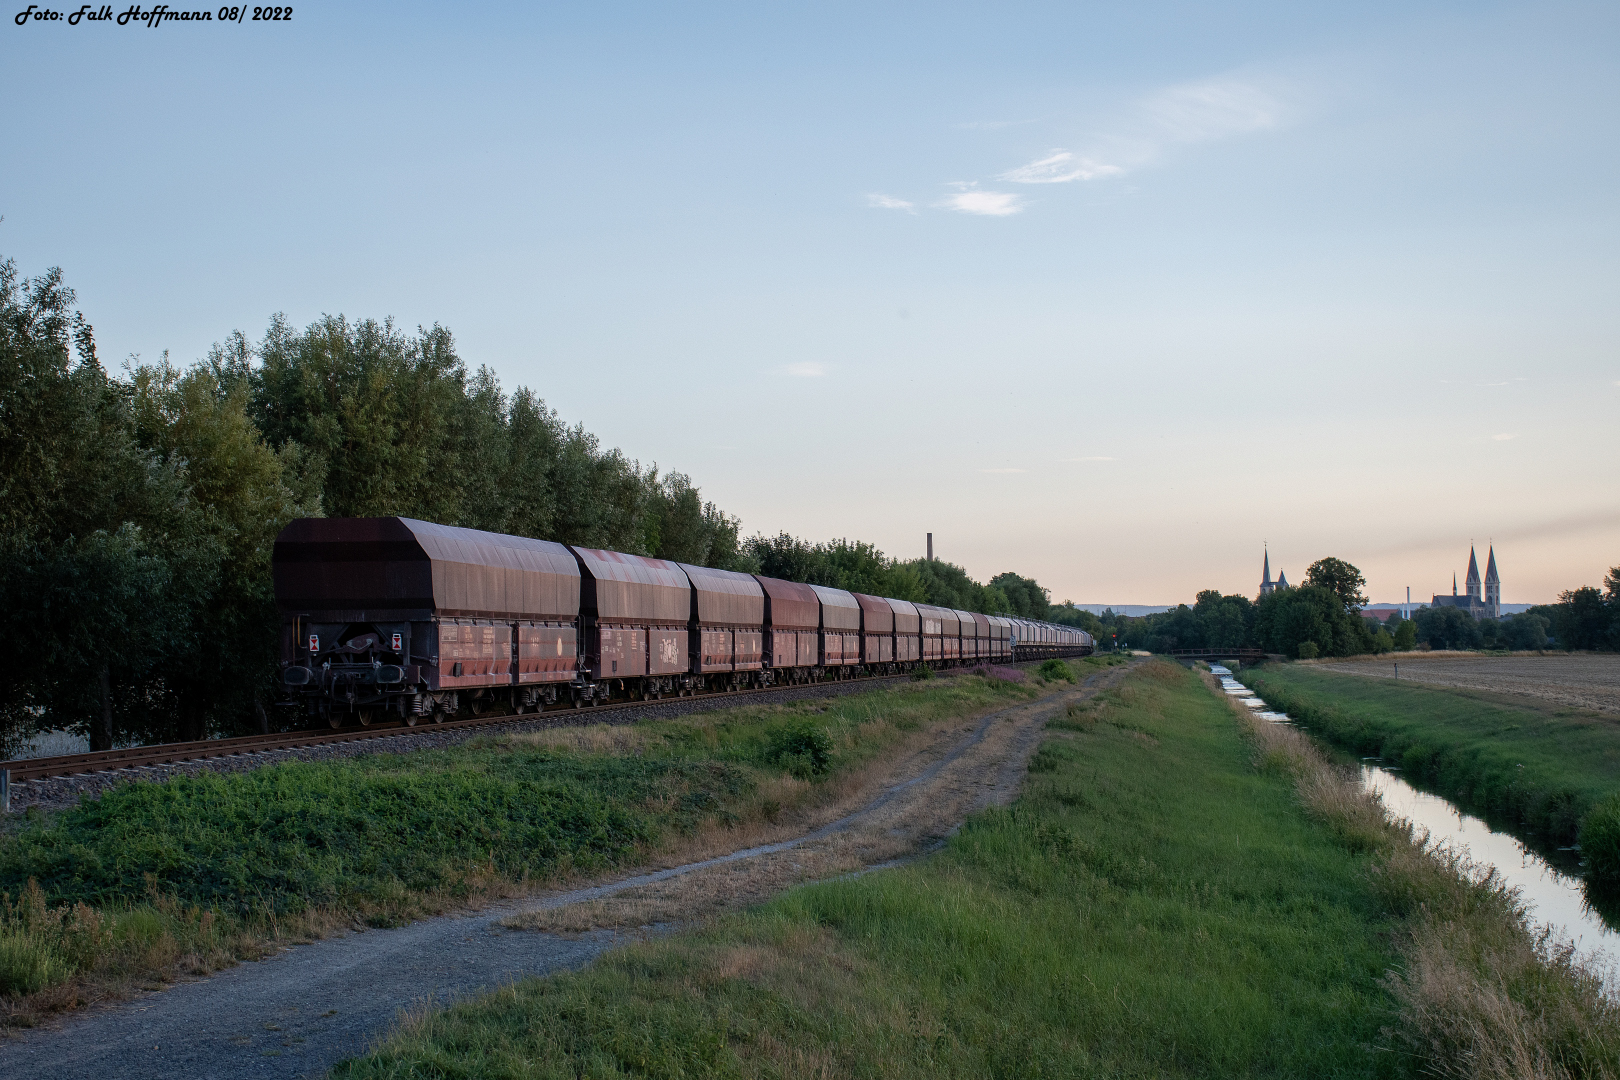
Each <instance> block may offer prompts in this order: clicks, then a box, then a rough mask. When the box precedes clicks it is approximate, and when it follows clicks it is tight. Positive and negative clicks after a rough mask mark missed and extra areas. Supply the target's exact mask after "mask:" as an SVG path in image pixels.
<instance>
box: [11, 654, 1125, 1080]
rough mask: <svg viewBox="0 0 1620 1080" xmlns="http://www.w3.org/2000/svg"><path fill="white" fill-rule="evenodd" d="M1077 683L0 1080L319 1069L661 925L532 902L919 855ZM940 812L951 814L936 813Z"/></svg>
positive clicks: (30, 1064)
mask: <svg viewBox="0 0 1620 1080" xmlns="http://www.w3.org/2000/svg"><path fill="white" fill-rule="evenodd" d="M1123 672H1124V669H1115V670H1113V671H1109V672H1107V673H1104V674H1101V675H1094V676H1092V678H1091V679H1089V680H1088V684H1089V683H1111V682H1113V681H1115V680H1116V679H1117V678H1118V677H1119V676H1120V675H1122V674H1123ZM840 689H841V688H840ZM845 692H847V691H845ZM1090 692H1094V691H1093V690H1090V689H1080V690H1071V691H1067V692H1065V693H1061V694H1058V695H1056V696H1055V697H1048V698H1045V699H1042V700H1040V701H1037V702H1033V703H1030V704H1027V705H1020V706H1015V707H1013V708H1009V709H1003V710H1000V711H998V712H995V713H991V714H989V715H987V716H984V717H981V718H979V720H978V721H977V722H974V723H972V724H971V725H969V726H968V727H967V728H966V729H965V730H964V729H956V730H955V731H953V732H952V733H951V735H950V737H949V740H948V741H947V742H946V743H945V744H943V745H940V746H937V747H935V748H933V749H932V750H931V751H930V752H928V753H926V754H921V755H918V756H917V757H916V758H915V759H914V761H913V762H912V763H909V764H908V763H905V762H902V763H900V764H899V765H898V766H897V769H896V772H895V776H896V777H899V778H900V779H898V780H896V781H895V782H891V783H889V784H888V786H886V787H884V788H883V789H882V790H880V791H878V792H877V793H876V796H875V797H874V798H870V799H869V801H867V802H866V804H865V805H863V806H861V807H860V808H858V809H857V810H855V811H854V812H853V813H850V814H847V815H845V816H844V817H841V818H839V819H838V820H836V821H833V822H831V823H829V824H827V825H823V826H822V827H820V828H818V829H815V830H813V831H811V832H807V833H805V834H804V835H802V836H799V837H796V838H793V839H789V840H785V841H782V842H779V843H774V844H765V845H761V846H758V847H754V848H749V849H746V850H743V851H736V852H732V853H729V854H726V855H722V856H719V857H717V858H712V859H705V860H702V861H700V862H694V863H688V864H686V865H684V866H677V867H672V868H669V869H665V870H658V871H654V872H652V873H646V874H640V875H636V876H634V877H630V878H625V879H622V880H619V881H615V882H611V883H609V884H605V885H598V886H594V887H591V888H585V889H576V890H572V891H570V892H567V893H561V894H554V895H552V896H549V897H545V898H540V899H538V900H536V899H528V900H524V901H519V902H515V903H504V904H500V905H494V906H491V907H488V908H485V909H483V910H481V911H478V912H472V913H464V914H458V915H451V916H441V917H439V918H434V919H426V920H423V921H421V922H418V923H414V924H412V925H410V926H406V927H401V928H398V929H392V930H368V931H365V932H358V933H348V934H343V935H340V936H338V937H335V938H330V939H327V940H325V941H319V942H315V943H312V944H308V945H300V946H294V947H291V948H288V949H285V950H283V951H282V952H281V953H279V954H278V955H276V956H274V957H271V958H270V959H267V960H263V961H259V962H257V963H248V964H242V965H240V966H238V967H235V968H232V969H230V970H228V971H225V972H223V973H220V974H218V975H214V976H212V977H210V978H208V979H205V980H200V981H196V982H190V983H183V984H180V985H177V986H174V987H172V988H169V989H167V990H163V991H160V992H157V993H150V994H145V995H142V996H140V997H138V998H136V999H134V1000H132V1001H127V1002H124V1003H120V1004H117V1005H113V1006H109V1007H107V1008H104V1009H101V1010H98V1011H95V1012H91V1013H88V1014H84V1015H80V1016H76V1017H70V1018H67V1019H66V1020H64V1021H62V1022H59V1023H57V1024H55V1025H53V1026H51V1027H47V1028H40V1029H35V1030H33V1031H29V1032H26V1033H22V1034H20V1035H19V1036H18V1037H17V1038H15V1039H13V1040H12V1041H10V1042H9V1043H6V1044H4V1045H3V1046H0V1080H14V1078H15V1080H24V1078H27V1080H81V1078H92V1077H94V1078H98V1080H99V1078H102V1077H120V1078H126V1077H127V1078H130V1080H144V1078H148V1077H152V1078H157V1077H198V1078H202V1077H255V1078H257V1077H264V1078H277V1080H281V1078H293V1077H305V1076H319V1075H322V1074H323V1073H324V1072H325V1071H326V1070H327V1069H329V1068H330V1067H331V1066H332V1065H334V1064H336V1063H337V1062H338V1061H340V1060H342V1059H344V1058H346V1057H350V1056H353V1055H355V1054H358V1053H362V1052H364V1051H365V1050H366V1049H368V1048H369V1046H370V1045H372V1043H373V1042H374V1041H375V1040H377V1039H378V1038H380V1037H382V1036H383V1035H385V1034H386V1033H387V1031H388V1029H389V1028H390V1027H391V1026H392V1025H393V1024H394V1023H395V1022H396V1021H397V1020H398V1018H399V1017H400V1015H401V1013H402V1011H403V1010H406V1009H409V1008H412V1007H416V1006H420V1005H422V1004H425V1003H428V1002H437V1003H445V1002H448V1001H450V1000H452V999H454V998H457V997H462V996H466V995H469V994H472V993H475V992H478V991H481V990H488V989H492V988H494V987H496V986H499V985H501V984H502V983H505V982H509V981H512V980H515V979H518V978H522V977H525V976H529V975H540V974H546V973H548V972H555V971H563V970H573V969H577V968H579V967H582V966H584V965H585V964H586V963H588V962H589V961H590V960H591V959H592V958H594V957H595V956H597V955H598V954H600V953H601V952H602V951H603V950H605V949H608V948H611V947H612V946H614V945H616V944H619V943H621V942H623V941H625V940H629V939H632V938H635V937H640V936H646V935H648V934H652V933H658V932H660V929H661V927H660V926H656V925H643V926H639V927H635V928H633V929H631V930H629V931H628V932H625V931H615V930H611V929H607V930H591V931H587V932H584V933H571V934H563V935H558V934H552V933H540V932H536V931H534V930H525V929H518V928H517V927H520V926H522V925H523V924H524V922H525V919H526V918H530V917H532V916H533V915H534V914H535V913H536V912H537V911H541V910H547V909H561V908H566V907H568V906H570V905H581V906H585V905H589V904H593V903H600V902H601V901H603V900H605V899H607V898H610V897H613V896H615V895H618V894H620V893H629V892H634V891H636V890H647V889H649V888H652V887H656V886H658V885H659V884H661V883H666V882H669V881H671V880H673V879H677V878H684V877H685V876H686V875H692V877H693V879H694V880H695V879H698V878H701V877H702V876H703V874H705V873H710V874H713V873H718V872H729V871H730V870H731V868H733V867H740V866H744V865H748V864H751V863H752V862H755V861H764V860H769V859H772V858H777V859H780V858H783V857H784V856H785V853H792V852H794V851H797V850H804V851H806V852H809V851H812V850H814V849H815V848H816V846H817V845H826V844H828V843H830V842H834V841H837V840H839V839H840V838H842V837H849V838H851V843H852V844H853V845H854V846H855V847H857V848H860V850H863V851H867V852H868V854H869V856H871V857H869V858H867V859H866V860H865V865H866V866H867V867H871V866H872V865H874V864H877V863H879V862H883V863H892V862H894V861H895V858H894V856H895V851H894V850H893V849H894V844H893V843H889V844H888V846H887V847H884V848H883V849H882V850H881V851H880V850H877V849H873V848H871V847H870V844H869V842H868V839H863V835H868V836H882V837H893V836H896V835H898V834H900V833H902V832H907V833H910V834H914V835H913V837H912V840H910V841H907V842H908V843H914V846H913V852H915V851H916V850H922V848H919V847H916V846H915V841H919V840H921V839H923V838H926V837H930V836H932V837H937V836H939V835H942V833H943V832H945V831H948V828H947V824H949V825H954V824H956V823H959V822H960V820H961V818H962V817H963V816H965V815H966V813H968V812H971V810H973V809H975V808H977V807H980V806H983V805H986V804H987V803H990V802H1005V801H1007V800H1008V799H1010V798H1011V797H1012V796H1013V794H1015V792H1016V790H1017V787H1018V784H1019V783H1020V782H1021V780H1022V777H1023V775H1024V772H1025V767H1026V764H1027V761H1028V758H1029V755H1030V754H1031V753H1033V751H1034V749H1035V747H1036V746H1037V745H1038V744H1039V741H1040V733H1041V731H1042V729H1044V727H1045V723H1046V720H1047V719H1048V718H1050V717H1051V716H1052V715H1054V714H1055V713H1056V712H1057V711H1059V710H1061V709H1062V708H1063V707H1064V706H1065V705H1066V703H1067V702H1069V701H1072V700H1075V699H1076V698H1077V697H1080V696H1084V695H1085V694H1088V693H1090ZM627 712H628V710H627ZM619 715H620V716H623V715H625V714H623V713H621V714H619ZM626 722H628V721H626ZM947 807H948V812H949V814H950V816H951V817H952V818H954V821H952V822H950V823H947V822H945V821H944V820H942V814H941V813H940V811H941V810H942V809H945V808H947ZM908 823H909V824H908ZM807 859H808V856H807ZM828 868H829V869H839V867H832V866H829V867H828ZM842 869H845V870H847V869H848V867H847V866H845V867H842ZM758 884H768V885H770V886H771V887H772V888H778V887H785V886H786V885H787V884H791V881H777V880H775V879H773V878H771V877H770V876H769V875H766V876H765V877H763V878H762V879H761V881H760V882H759V883H758ZM731 899H732V902H733V903H735V902H737V898H736V897H735V896H734V897H732V898H731ZM745 899H746V898H745ZM665 925H667V924H665Z"/></svg>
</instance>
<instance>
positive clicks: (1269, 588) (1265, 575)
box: [1260, 550, 1288, 596]
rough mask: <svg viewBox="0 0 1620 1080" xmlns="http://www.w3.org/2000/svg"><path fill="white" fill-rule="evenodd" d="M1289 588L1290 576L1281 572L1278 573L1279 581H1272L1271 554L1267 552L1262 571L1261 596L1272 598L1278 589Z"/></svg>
mask: <svg viewBox="0 0 1620 1080" xmlns="http://www.w3.org/2000/svg"><path fill="white" fill-rule="evenodd" d="M1286 588H1288V575H1287V574H1285V573H1283V572H1282V571H1281V570H1279V571H1277V580H1276V581H1272V580H1271V552H1270V551H1269V550H1268V551H1267V552H1266V561H1265V565H1264V567H1262V569H1261V571H1260V595H1261V596H1270V595H1271V594H1272V593H1273V592H1276V591H1277V590H1278V589H1286Z"/></svg>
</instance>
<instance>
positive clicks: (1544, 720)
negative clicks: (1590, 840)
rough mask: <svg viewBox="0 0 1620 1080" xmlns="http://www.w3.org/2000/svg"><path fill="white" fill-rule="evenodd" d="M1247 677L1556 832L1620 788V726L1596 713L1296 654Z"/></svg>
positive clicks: (1481, 803) (1408, 765)
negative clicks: (1365, 673)
mask: <svg viewBox="0 0 1620 1080" xmlns="http://www.w3.org/2000/svg"><path fill="white" fill-rule="evenodd" d="M1240 678H1241V679H1242V681H1243V682H1245V683H1246V684H1248V685H1249V686H1251V687H1252V688H1253V689H1254V690H1255V691H1256V692H1257V693H1259V694H1260V695H1261V696H1263V697H1264V698H1265V699H1266V702H1267V703H1268V704H1269V705H1271V706H1272V707H1273V708H1276V709H1281V710H1282V711H1284V712H1286V713H1287V714H1288V715H1289V716H1291V717H1293V718H1294V719H1295V720H1296V721H1298V722H1299V723H1300V724H1302V725H1304V726H1305V727H1306V728H1308V729H1310V730H1311V731H1313V732H1316V733H1318V734H1320V735H1322V736H1323V737H1324V738H1326V739H1328V740H1329V741H1330V742H1333V743H1334V744H1336V745H1338V746H1341V747H1344V748H1345V749H1347V750H1351V751H1354V752H1355V753H1357V754H1366V755H1373V756H1377V757H1380V758H1383V759H1384V760H1385V761H1388V762H1390V763H1391V764H1393V765H1397V766H1399V767H1400V769H1401V770H1402V772H1403V773H1405V774H1406V775H1407V776H1409V777H1411V778H1412V779H1413V780H1414V782H1418V783H1422V784H1424V785H1426V786H1428V787H1431V788H1433V789H1434V790H1436V791H1438V792H1440V793H1441V794H1443V795H1445V796H1446V797H1447V798H1449V799H1451V800H1452V801H1454V802H1456V803H1457V804H1458V805H1459V806H1462V807H1463V808H1464V809H1467V810H1469V811H1470V812H1473V813H1477V814H1479V815H1480V816H1482V817H1485V818H1487V819H1489V820H1495V821H1503V822H1506V823H1507V824H1509V825H1511V826H1512V827H1514V828H1515V829H1525V830H1528V831H1530V832H1531V833H1533V834H1536V835H1539V836H1540V837H1541V838H1543V839H1544V840H1546V841H1548V842H1552V843H1557V844H1570V843H1574V842H1575V840H1576V836H1577V832H1578V830H1579V828H1580V823H1581V819H1582V818H1583V817H1584V816H1585V815H1586V814H1587V813H1588V811H1589V810H1591V808H1592V807H1593V806H1595V805H1596V804H1597V803H1599V802H1600V801H1602V800H1604V799H1606V798H1607V797H1608V796H1609V795H1610V794H1612V793H1613V792H1615V790H1616V789H1617V788H1620V730H1617V729H1616V727H1615V725H1614V724H1613V723H1612V722H1611V721H1607V720H1604V719H1603V718H1602V717H1600V716H1598V715H1597V714H1593V713H1583V712H1580V711H1579V710H1575V709H1568V708H1562V707H1557V706H1545V707H1543V706H1537V705H1535V704H1533V703H1530V702H1524V701H1518V700H1509V699H1504V698H1495V697H1492V696H1491V695H1487V694H1482V693H1476V692H1473V691H1467V690H1452V689H1443V688H1439V687H1431V686H1424V685H1422V684H1419V683H1414V682H1408V681H1400V680H1393V679H1369V678H1365V677H1362V676H1357V675H1340V674H1335V673H1333V672H1329V671H1322V670H1320V669H1317V668H1313V667H1306V666H1299V665H1292V664H1290V665H1284V666H1272V665H1267V666H1265V667H1264V668H1261V669H1259V670H1257V671H1251V672H1245V673H1243V674H1242V675H1241V676H1240Z"/></svg>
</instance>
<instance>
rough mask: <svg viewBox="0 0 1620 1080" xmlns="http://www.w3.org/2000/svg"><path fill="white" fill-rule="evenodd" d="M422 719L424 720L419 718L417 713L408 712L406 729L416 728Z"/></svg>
mask: <svg viewBox="0 0 1620 1080" xmlns="http://www.w3.org/2000/svg"><path fill="white" fill-rule="evenodd" d="M421 719H422V718H421V717H420V716H418V715H417V714H416V713H413V712H408V713H406V714H405V726H406V727H415V726H416V725H417V723H418V722H419V721H420V720H421Z"/></svg>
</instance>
